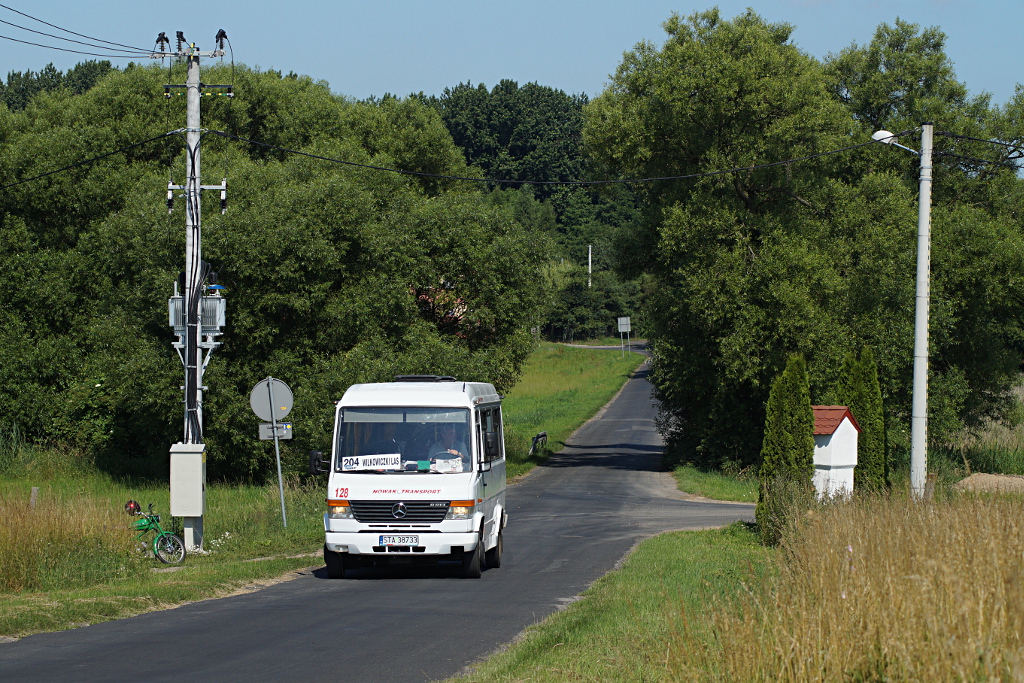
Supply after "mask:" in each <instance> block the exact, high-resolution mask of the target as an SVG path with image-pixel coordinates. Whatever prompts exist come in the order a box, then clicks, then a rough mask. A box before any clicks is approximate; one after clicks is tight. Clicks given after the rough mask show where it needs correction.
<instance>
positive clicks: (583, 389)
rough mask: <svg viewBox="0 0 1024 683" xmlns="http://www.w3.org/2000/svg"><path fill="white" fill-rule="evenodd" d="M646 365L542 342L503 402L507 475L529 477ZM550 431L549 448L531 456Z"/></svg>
mask: <svg viewBox="0 0 1024 683" xmlns="http://www.w3.org/2000/svg"><path fill="white" fill-rule="evenodd" d="M642 361H643V356H641V355H640V354H638V353H627V354H626V355H625V356H623V355H622V354H621V353H619V352H617V351H611V350H607V349H603V350H602V349H580V348H573V347H567V346H563V345H560V344H550V343H542V344H541V345H540V346H539V347H538V349H537V350H536V351H535V352H534V353H533V355H532V356H531V357H530V359H529V361H527V363H526V365H525V367H524V369H523V375H522V378H521V379H520V380H519V383H518V384H517V385H516V386H515V388H514V389H512V391H510V392H509V393H508V396H506V397H505V400H504V401H503V406H504V407H503V411H504V417H505V432H506V433H505V445H506V449H507V451H508V454H509V455H508V476H509V477H515V476H517V475H520V474H524V473H526V472H528V471H530V470H531V469H533V467H534V466H535V465H537V464H538V463H541V462H543V461H544V460H545V459H546V458H547V457H548V456H549V455H550V454H551V453H555V452H557V451H559V450H561V448H562V447H563V446H564V445H565V440H566V439H567V438H569V436H570V435H571V434H572V433H573V432H574V431H576V429H578V428H579V427H580V426H581V425H582V424H583V423H584V422H586V421H587V420H589V419H590V418H591V417H593V416H594V414H595V413H596V412H597V411H598V410H600V409H601V407H602V406H604V405H605V404H606V403H607V402H608V401H609V400H611V398H612V397H613V396H615V394H616V392H618V391H619V389H621V388H622V385H623V384H624V383H625V381H626V379H628V378H629V376H630V375H631V374H632V372H633V371H634V370H636V368H637V367H638V366H639V365H640V363H641V362H642ZM539 432H547V434H548V441H547V447H546V448H545V449H543V450H541V451H540V452H538V453H536V454H534V455H533V456H529V455H528V451H529V448H530V440H531V438H532V437H533V436H534V435H535V434H537V433H539Z"/></svg>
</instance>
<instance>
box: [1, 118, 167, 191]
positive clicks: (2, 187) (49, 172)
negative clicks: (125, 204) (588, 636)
mask: <svg viewBox="0 0 1024 683" xmlns="http://www.w3.org/2000/svg"><path fill="white" fill-rule="evenodd" d="M180 132H181V131H178V130H172V131H170V132H169V133H161V134H160V135H157V136H156V137H152V138H149V139H148V140H143V141H142V142H136V143H135V144H132V145H128V146H127V147H122V148H121V149H115V150H114V151H112V152H107V153H106V154H101V155H99V156H97V157H93V158H91V159H85V160H84V161H78V162H75V163H73V164H69V165H67V166H64V167H63V168H57V169H54V170H52V171H47V172H46V173H40V174H39V175H37V176H32V177H31V178H25V179H24V180H19V181H17V182H15V183H9V184H7V185H0V190H6V189H8V188H11V187H14V186H16V185H22V184H24V183H29V182H32V181H33V180H39V179H40V178H45V177H46V176H51V175H54V174H55V173H62V172H64V171H69V170H71V169H73V168H78V167H79V166H85V165H86V164H91V163H93V162H94V161H99V160H100V159H106V158H107V157H109V156H113V155H115V154H120V153H121V152H127V151H128V150H130V149H135V148H136V147H141V146H142V145H145V144H148V143H150V142H153V141H155V140H160V139H161V138H165V137H167V136H169V135H175V134H177V133H180Z"/></svg>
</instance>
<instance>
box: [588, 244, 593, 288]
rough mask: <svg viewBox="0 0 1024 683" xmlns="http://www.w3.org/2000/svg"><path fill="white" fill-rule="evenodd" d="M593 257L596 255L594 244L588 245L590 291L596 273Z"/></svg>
mask: <svg viewBox="0 0 1024 683" xmlns="http://www.w3.org/2000/svg"><path fill="white" fill-rule="evenodd" d="M593 255H594V245H592V244H588V245H587V288H588V289H589V288H590V280H591V276H592V275H593V273H594V267H593V263H594V260H593Z"/></svg>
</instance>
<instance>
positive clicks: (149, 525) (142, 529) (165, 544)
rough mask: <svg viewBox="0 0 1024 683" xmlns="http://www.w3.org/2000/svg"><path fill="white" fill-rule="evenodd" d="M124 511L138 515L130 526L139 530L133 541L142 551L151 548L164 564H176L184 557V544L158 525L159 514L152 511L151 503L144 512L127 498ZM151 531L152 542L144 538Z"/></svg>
mask: <svg viewBox="0 0 1024 683" xmlns="http://www.w3.org/2000/svg"><path fill="white" fill-rule="evenodd" d="M124 511H125V512H127V513H128V514H130V515H140V517H139V519H137V520H135V521H134V522H133V523H132V526H133V527H134V528H135V530H136V531H138V532H139V535H138V536H136V537H135V542H136V543H137V544H138V545H139V549H140V550H141V551H142V552H146V551H147V550H149V549H150V548H151V549H152V550H153V555H154V556H155V557H156V559H158V560H160V561H161V562H163V563H164V564H178V563H179V562H181V561H182V560H184V559H185V544H184V543H183V542H182V540H181V539H180V538H178V537H177V536H176V535H174V534H172V533H171V532H169V531H164V528H163V527H162V526H160V515H158V514H156V513H154V512H153V504H152V503H150V504H149V513H148V514H144V513H143V512H142V506H141V505H139V504H138V503H136V502H135V501H134V500H129V501H128V502H127V503H125V504H124ZM151 531H152V532H153V533H155V534H156V536H155V537H154V538H153V543H152V544H150V543H149V542H148V541H146V540H145V537H146V535H147V534H149V532H151Z"/></svg>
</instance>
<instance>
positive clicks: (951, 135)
mask: <svg viewBox="0 0 1024 683" xmlns="http://www.w3.org/2000/svg"><path fill="white" fill-rule="evenodd" d="M936 135H941V136H942V137H945V138H954V139H957V140H971V141H972V142H986V143H988V144H990V145H999V146H1001V147H1009V148H1010V149H1017V150H1019V149H1021V145H1015V144H1013V143H1010V142H999V141H998V140H983V139H982V138H972V137H971V136H970V135H958V134H956V133H943V132H939V133H936Z"/></svg>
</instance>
